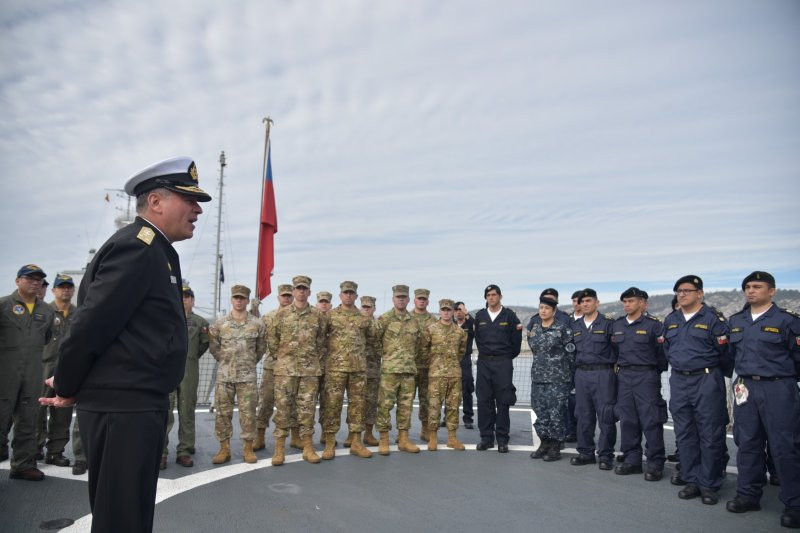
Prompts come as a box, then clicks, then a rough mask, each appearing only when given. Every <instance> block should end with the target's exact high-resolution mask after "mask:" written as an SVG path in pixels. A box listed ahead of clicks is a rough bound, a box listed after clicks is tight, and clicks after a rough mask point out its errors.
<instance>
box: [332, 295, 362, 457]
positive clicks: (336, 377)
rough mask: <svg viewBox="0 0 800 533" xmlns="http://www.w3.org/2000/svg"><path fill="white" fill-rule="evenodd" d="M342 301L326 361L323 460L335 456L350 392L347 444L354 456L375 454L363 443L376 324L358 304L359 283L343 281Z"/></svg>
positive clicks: (335, 313) (335, 311) (336, 311)
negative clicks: (369, 356) (369, 349)
mask: <svg viewBox="0 0 800 533" xmlns="http://www.w3.org/2000/svg"><path fill="white" fill-rule="evenodd" d="M339 288H340V289H341V291H342V292H341V294H340V295H339V297H340V298H341V300H342V304H341V305H340V306H338V307H337V308H335V309H333V310H332V311H331V312H330V313H329V314H328V318H329V319H330V331H329V334H328V351H327V355H326V360H325V390H324V393H323V394H322V395H321V396H322V397H323V398H325V409H324V416H323V417H322V421H323V422H322V427H323V433H324V435H325V451H324V452H323V454H322V458H323V459H333V458H334V457H335V455H336V453H335V449H334V448H335V446H336V444H335V442H336V432H337V431H339V427H340V426H341V416H342V401H343V400H344V392H345V390H346V391H347V426H348V431H349V435H348V436H347V440H346V441H345V446H346V447H347V446H349V447H350V455H356V456H358V457H362V458H368V457H372V452H370V451H369V450H368V449H366V448H365V447H364V444H363V443H362V442H361V432H362V431H364V389H365V387H366V384H367V374H366V370H367V353H366V352H367V346H368V345H369V346H372V344H373V343H374V339H375V325H374V323H373V321H372V319H371V318H370V317H368V316H365V315H363V314H362V313H361V312H360V311H359V310H358V308H357V307H356V306H355V301H356V297H357V296H358V292H357V291H358V284H356V283H355V282H353V281H343V282H342V283H341V285H339Z"/></svg>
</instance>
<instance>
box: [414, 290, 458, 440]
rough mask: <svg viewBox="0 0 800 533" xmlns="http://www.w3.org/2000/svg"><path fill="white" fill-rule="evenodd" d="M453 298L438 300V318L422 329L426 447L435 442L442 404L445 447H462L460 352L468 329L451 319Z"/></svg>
mask: <svg viewBox="0 0 800 533" xmlns="http://www.w3.org/2000/svg"><path fill="white" fill-rule="evenodd" d="M454 307H455V304H454V303H453V300H449V299H444V300H439V320H437V321H436V322H434V323H433V324H429V325H428V326H427V327H426V328H425V329H424V330H423V332H422V349H421V350H420V351H422V352H423V355H424V357H425V358H426V359H428V360H429V363H430V367H429V370H428V400H429V401H430V405H429V407H430V410H429V411H428V422H427V424H428V437H429V438H428V450H430V451H434V450H436V448H437V445H438V442H437V441H438V437H437V435H436V432H437V431H438V429H439V413H440V412H441V410H442V404H445V419H446V420H447V447H448V448H453V449H455V450H463V449H464V445H463V444H462V443H461V442H459V440H458V438H457V437H456V430H457V429H458V406H459V404H460V403H461V356H462V354H463V353H464V351H465V350H466V349H467V332H466V331H464V330H463V329H461V327H460V326H459V325H458V324H456V323H455V322H453V308H454Z"/></svg>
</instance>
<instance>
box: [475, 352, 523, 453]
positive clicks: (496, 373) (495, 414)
mask: <svg viewBox="0 0 800 533" xmlns="http://www.w3.org/2000/svg"><path fill="white" fill-rule="evenodd" d="M513 375H514V364H513V362H512V360H511V359H510V358H509V359H504V358H496V359H494V358H493V359H482V358H479V359H478V377H477V379H476V380H475V382H476V383H475V385H476V386H475V389H476V392H477V393H478V428H480V432H481V441H483V442H494V441H495V435H496V436H497V443H498V444H508V432H509V430H510V428H511V419H510V417H509V414H508V407H509V405H512V404H513V396H514V383H513Z"/></svg>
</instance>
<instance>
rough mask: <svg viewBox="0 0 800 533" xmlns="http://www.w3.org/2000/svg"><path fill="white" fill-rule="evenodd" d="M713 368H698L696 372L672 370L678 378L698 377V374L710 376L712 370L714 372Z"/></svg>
mask: <svg viewBox="0 0 800 533" xmlns="http://www.w3.org/2000/svg"><path fill="white" fill-rule="evenodd" d="M715 368H717V367H715V366H709V367H706V368H700V369H698V370H675V369H672V373H673V374H677V375H679V376H699V375H700V374H710V373H711V371H712V370H714V369H715Z"/></svg>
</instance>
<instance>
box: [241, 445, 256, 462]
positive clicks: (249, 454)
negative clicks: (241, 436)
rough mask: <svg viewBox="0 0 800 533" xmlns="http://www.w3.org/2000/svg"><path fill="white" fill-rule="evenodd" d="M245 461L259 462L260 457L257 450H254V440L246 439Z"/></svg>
mask: <svg viewBox="0 0 800 533" xmlns="http://www.w3.org/2000/svg"><path fill="white" fill-rule="evenodd" d="M243 455H244V462H245V463H251V464H252V463H257V462H258V457H256V454H255V452H253V441H252V440H246V441H244V453H243Z"/></svg>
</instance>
